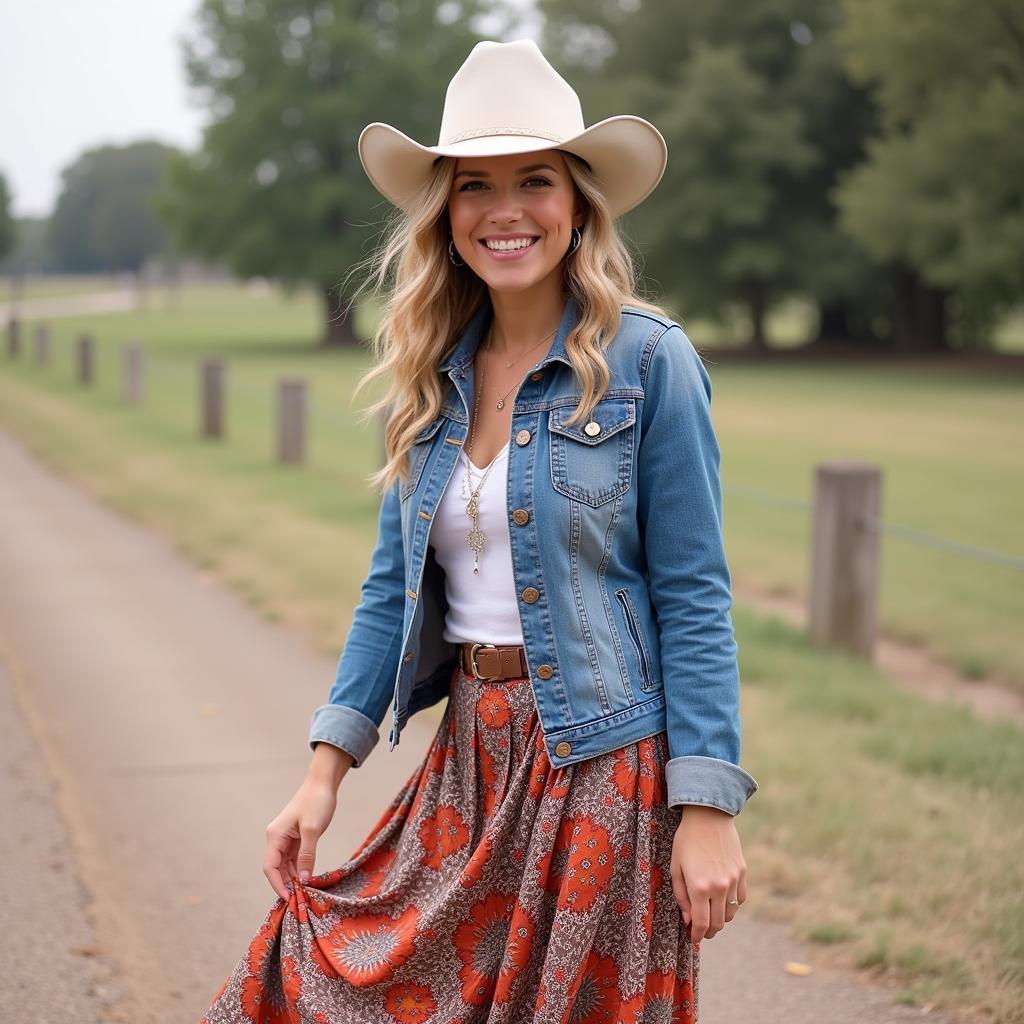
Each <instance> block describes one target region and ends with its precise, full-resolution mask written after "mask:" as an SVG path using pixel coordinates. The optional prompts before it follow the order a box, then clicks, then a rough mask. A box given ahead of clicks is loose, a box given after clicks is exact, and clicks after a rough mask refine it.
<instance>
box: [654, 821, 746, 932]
mask: <svg viewBox="0 0 1024 1024" xmlns="http://www.w3.org/2000/svg"><path fill="white" fill-rule="evenodd" d="M672 891H673V892H674V893H675V897H676V902H677V903H678V904H679V906H680V907H682V908H683V921H684V922H685V923H686V924H688V925H690V942H691V943H693V944H694V945H696V944H697V943H699V942H700V941H701V939H704V938H708V939H711V938H714V936H716V935H717V934H718V933H719V932H720V931H721V930H722V929H723V928H724V927H725V925H726V922H728V921H731V920H732V919H733V918H734V917H735V916H736V911H737V910H739V908H740V907H741V906H742V905H743V902H744V900H746V898H747V864H746V861H744V859H743V851H742V849H741V848H740V837H739V834H738V833H737V831H736V824H735V822H734V821H733V817H732V815H731V814H729V813H728V812H727V811H720V810H718V808H717V807H705V806H703V805H701V804H684V805H683V819H682V821H681V822H680V823H679V827H678V828H677V829H676V834H675V838H674V839H673V840H672ZM729 900H736V903H734V904H730V903H729Z"/></svg>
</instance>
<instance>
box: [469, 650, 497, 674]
mask: <svg viewBox="0 0 1024 1024" xmlns="http://www.w3.org/2000/svg"><path fill="white" fill-rule="evenodd" d="M497 646H498V645H497V644H473V646H472V647H471V648H470V650H469V665H470V668H472V669H473V677H474V678H475V679H479V680H481V682H485V683H486V682H489V681H490V680H492V679H500V678H501V676H482V675H480V670H479V669H478V668H477V667H476V652H477V651H478V650H479V649H480V648H481V647H497Z"/></svg>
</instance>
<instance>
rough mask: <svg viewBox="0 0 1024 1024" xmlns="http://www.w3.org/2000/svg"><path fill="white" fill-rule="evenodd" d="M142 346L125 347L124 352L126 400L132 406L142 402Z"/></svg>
mask: <svg viewBox="0 0 1024 1024" xmlns="http://www.w3.org/2000/svg"><path fill="white" fill-rule="evenodd" d="M142 360H143V356H142V346H141V345H139V344H138V343H135V344H131V345H125V347H124V349H123V352H122V370H123V391H124V400H125V401H126V402H128V403H129V404H132V405H138V404H139V403H140V402H141V401H142V365H143V363H142Z"/></svg>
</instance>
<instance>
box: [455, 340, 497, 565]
mask: <svg viewBox="0 0 1024 1024" xmlns="http://www.w3.org/2000/svg"><path fill="white" fill-rule="evenodd" d="M489 339H490V333H488V340H489ZM483 397H484V364H483V360H481V361H480V387H479V389H478V392H477V397H476V401H475V402H474V403H473V422H472V423H471V424H470V428H469V443H468V444H467V445H466V446H465V448H464V449H463V455H464V456H465V459H466V473H465V476H464V477H463V480H462V495H463V497H468V498H469V501H468V502H467V503H466V515H468V516H469V518H470V520H472V523H473V525H472V527H470V530H469V532H468V533H467V534H466V541H467V542H468V544H469V549H470V551H472V552H473V575H474V576H479V575H480V552H481V551H483V549H484V531H483V530H481V529H480V523H479V518H478V512H479V507H480V492H481V490H483V486H484V482H485V481H486V480H487V477H488V476H489V475H490V473H491V470H492V469H493V468H494V463H495V462H497V461H498V456H497V455H496V456H495V457H494V458H493V459H492V460H491V462H490V465H488V467H487V469H486V470H484V473H483V475H482V476H481V477H480V480H479V482H478V483H477V485H476V487H475V488H474V487H473V478H472V468H471V467H472V462H471V461H470V458H469V456H470V455H471V454H472V452H473V438H474V437H475V436H476V420H477V413H478V412H479V411H480V403H481V402H482V401H483ZM498 408H499V409H500V408H501V406H498ZM498 454H499V455H500V454H501V453H500V452H499V453H498ZM467 488H468V491H469V493H468V494H467V493H466V491H467Z"/></svg>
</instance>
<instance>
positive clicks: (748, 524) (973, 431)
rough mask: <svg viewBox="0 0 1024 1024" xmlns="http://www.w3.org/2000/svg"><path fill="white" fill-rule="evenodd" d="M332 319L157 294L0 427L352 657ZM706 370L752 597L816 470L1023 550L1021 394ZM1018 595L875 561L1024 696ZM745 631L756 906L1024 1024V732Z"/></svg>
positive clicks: (245, 302) (249, 302) (951, 649)
mask: <svg viewBox="0 0 1024 1024" xmlns="http://www.w3.org/2000/svg"><path fill="white" fill-rule="evenodd" d="M319 316H320V308H319V305H318V304H317V303H316V301H315V299H313V298H312V297H310V296H308V295H302V294H300V295H296V296H295V297H294V298H292V299H283V298H281V297H280V296H278V295H277V294H276V293H274V292H271V293H268V294H260V293H247V292H246V291H245V290H244V289H241V288H229V287H224V288H206V289H200V290H187V291H185V292H183V293H182V295H181V296H180V298H179V302H178V305H177V306H176V307H175V308H163V303H162V301H161V300H160V299H159V298H158V297H154V298H153V300H152V301H150V303H149V308H148V309H147V310H146V311H145V312H141V313H132V314H123V315H119V316H105V317H93V318H84V317H83V318H80V319H74V320H55V321H53V323H52V329H53V332H54V349H55V351H54V362H53V365H52V366H50V367H49V368H46V369H43V368H39V367H36V366H34V365H32V363H31V360H30V348H31V337H30V334H31V324H29V325H27V329H26V331H25V339H24V351H23V355H22V358H21V359H20V360H17V361H10V360H7V359H6V358H3V359H2V361H0V424H2V425H3V426H4V427H5V428H7V429H9V430H11V431H12V432H14V433H15V434H17V435H18V436H20V437H21V438H23V439H24V440H25V441H26V442H27V443H28V445H29V446H30V447H31V448H32V449H33V450H34V451H36V452H37V453H38V454H39V455H40V456H41V457H42V458H43V459H44V460H45V461H47V462H49V463H51V464H53V465H54V466H56V467H58V468H59V469H60V470H61V471H62V472H64V473H66V474H67V475H68V476H70V477H72V478H74V479H76V480H78V481H80V482H81V483H83V484H84V485H85V486H87V487H88V488H89V489H91V490H92V491H94V492H95V493H97V494H99V495H101V496H102V497H104V498H106V499H107V500H108V501H110V503H111V504H113V505H115V506H116V507H119V508H121V509H124V510H126V511H127V512H129V513H130V514H131V515H133V516H134V517H136V518H138V519H139V520H141V521H143V522H145V523H148V524H150V525H152V526H154V527H156V528H158V529H161V530H163V531H164V532H166V533H167V534H169V535H170V536H171V537H172V538H173V539H174V540H175V542H176V543H177V544H178V545H179V546H180V548H181V549H182V550H183V551H184V552H185V553H186V554H187V555H188V556H189V557H190V558H192V559H193V560H194V561H196V562H197V563H198V564H200V565H202V566H204V567H206V568H207V569H209V570H210V571H211V572H213V573H215V574H217V575H218V576H220V577H222V578H223V579H225V580H226V581H228V582H229V583H230V584H231V585H232V586H234V587H235V588H237V589H238V590H239V591H240V592H242V593H243V594H244V595H245V596H246V597H247V599H248V600H249V601H250V602H251V603H252V604H253V605H254V606H255V607H257V608H258V609H260V610H261V611H262V612H263V614H265V615H266V616H268V617H269V618H273V619H276V620H278V621H283V622H285V623H287V624H289V625H291V626H293V627H295V628H297V629H299V630H301V631H302V632H303V633H304V634H305V635H306V636H308V637H310V638H311V640H312V641H313V642H314V643H315V644H316V645H317V646H318V647H319V649H321V650H322V651H323V652H324V653H325V654H328V655H331V656H336V655H337V652H338V650H339V649H340V645H341V643H342V641H343V639H344V633H345V629H346V628H347V623H348V621H349V617H350V614H351V611H352V608H353V607H354V605H355V603H356V601H357V600H358V593H359V584H360V583H361V581H362V577H363V575H364V574H365V571H366V565H367V560H368V558H369V553H370V550H371V547H372V544H373V541H374V536H373V529H374V524H375V516H376V508H377V498H376V497H375V496H374V495H373V494H372V493H371V492H370V491H369V489H368V488H367V486H366V483H365V480H366V476H367V475H368V474H369V473H370V472H371V471H372V470H373V469H374V468H375V466H376V464H377V443H378V437H377V434H376V432H375V430H374V427H373V425H372V424H360V422H359V419H358V412H359V410H358V409H357V408H356V407H354V406H353V405H352V403H351V400H350V393H351V387H352V384H353V382H354V380H355V379H356V377H357V375H358V373H359V372H360V370H361V369H362V368H363V367H364V366H365V365H366V356H365V354H364V353H362V352H350V353H340V352H325V351H322V350H320V349H319V348H318V347H317V346H316V345H315V344H313V343H312V342H311V341H310V340H309V339H311V338H313V337H315V336H317V335H318V334H319V330H320V324H319ZM367 326H368V325H367V324H366V323H365V321H364V322H362V323H361V327H362V329H363V330H364V331H365V329H366V327H367ZM687 328H688V331H689V333H690V334H691V337H693V339H694V340H695V342H696V343H697V344H698V345H701V344H702V343H706V336H705V335H704V334H703V332H702V331H701V329H700V327H699V326H698V325H696V324H694V323H688V325H687ZM84 329H87V330H91V331H92V332H93V333H94V335H95V337H96V340H97V343H98V346H99V352H98V365H97V382H96V384H95V386H93V387H91V388H83V387H81V386H79V385H77V384H75V383H74V380H73V374H72V342H73V338H74V336H75V335H76V334H77V333H78V332H79V331H81V330H84ZM136 339H137V340H139V341H141V342H142V343H143V344H144V345H145V347H146V350H147V359H148V367H147V381H146V385H147V394H146V399H145V402H144V404H143V407H142V408H131V407H128V406H126V405H125V404H124V403H123V402H122V400H121V397H120V392H119V367H118V359H119V353H120V347H121V345H122V344H124V343H125V342H126V341H129V340H136ZM210 354H222V355H224V356H225V357H226V358H227V362H228V399H227V417H228V438H227V439H226V440H225V441H224V442H220V443H218V442H210V441H203V440H201V439H200V438H199V436H198V408H197V380H198V364H199V361H200V359H201V357H203V356H205V355H210ZM708 355H709V356H710V358H711V359H712V360H713V358H714V356H713V354H711V353H708ZM710 368H711V374H712V379H713V382H714V388H715V399H714V410H715V421H716V426H717V429H718V432H719V437H720V440H721V443H722V451H723V482H724V485H725V488H726V499H725V500H726V506H725V508H726V511H725V518H726V531H727V536H726V541H727V548H728V551H729V557H730V563H731V565H732V567H733V572H734V576H735V578H736V580H737V584H738V587H737V589H738V591H742V586H743V584H744V582H750V583H752V584H757V585H758V586H764V587H767V588H773V589H778V590H785V591H788V592H791V593H794V594H801V593H802V591H803V588H804V586H805V581H806V578H807V549H808V543H809V540H808V528H809V517H808V514H807V512H806V510H805V509H803V508H802V507H800V504H799V503H800V502H801V501H807V500H808V499H809V498H810V494H811V479H812V476H811V474H812V468H813V466H814V464H815V463H816V462H818V461H820V460H822V459H827V458H834V457H842V458H847V457H856V458H863V459H868V460H870V461H873V462H877V463H879V464H880V465H881V466H882V467H883V469H884V472H885V482H884V516H885V518H886V519H887V520H892V521H894V522H896V523H899V524H902V525H906V526H908V527H913V528H915V529H917V530H921V531H925V532H926V533H928V534H934V535H938V536H941V537H945V538H949V539H951V540H955V541H959V542H962V543H965V544H972V545H976V546H980V547H983V548H987V549H993V550H996V551H1002V552H1006V553H1011V554H1015V555H1018V556H1020V555H1024V516H1022V515H1021V509H1022V505H1024V502H1022V498H1024V474H1022V473H1021V469H1022V462H1024V456H1022V444H1021V442H1022V441H1024V386H1022V385H1024V379H1022V378H1021V377H1019V376H1018V377H1008V376H1006V375H1005V374H1004V375H998V374H995V373H993V372H991V371H988V372H981V371H972V372H970V373H968V372H966V371H964V372H963V373H960V374H957V373H952V372H950V371H948V370H938V369H925V368H914V367H911V366H908V365H903V366H901V367H898V368H897V367H888V366H885V365H875V366H867V365H863V366H861V367H858V368H851V367H849V366H846V367H838V366H831V367H829V366H820V367H819V366H804V367H799V366H795V365H792V364H790V365H778V366H772V365H766V366H756V367H755V366H753V365H750V364H745V365H740V364H735V363H729V362H726V361H723V362H722V364H721V365H715V364H714V362H712V363H711V365H710ZM285 374H297V375H301V376H305V377H306V378H307V379H308V380H309V382H310V388H311V399H312V402H313V409H312V416H311V422H310V429H311V439H310V463H309V465H307V466H305V467H302V468H297V467H287V468H286V467H279V466H277V465H275V464H274V462H273V461H272V457H271V456H272V451H273V416H274V404H273V400H272V387H273V382H274V381H275V380H276V379H277V378H278V377H279V376H282V375H285ZM361 402H362V399H361ZM790 503H795V505H794V504H790ZM1021 584H1022V575H1021V573H1020V572H1019V571H1017V570H1014V569H1011V568H1005V567H1001V566H998V565H994V564H991V563H988V562H984V561H980V560H977V559H971V558H966V557H963V556H961V555H956V554H953V553H951V552H949V551H946V550H941V549H937V548H935V547H933V546H928V545H923V544H915V543H912V542H910V541H908V540H905V539H903V538H901V537H886V538H885V539H884V542H883V586H882V601H881V615H882V620H883V625H884V628H885V629H886V631H888V632H889V633H891V634H897V635H900V636H904V637H912V638H914V639H915V640H918V641H920V642H921V643H924V644H927V645H928V646H929V647H931V648H933V649H935V650H936V651H938V652H940V653H941V654H943V655H944V656H945V657H947V658H949V659H950V661H951V662H953V663H954V664H955V665H956V666H958V667H959V668H960V669H961V671H963V672H964V673H965V674H966V675H968V676H971V677H975V676H980V675H984V674H986V673H996V674H998V675H1001V676H1002V677H1004V678H1005V679H1007V680H1009V681H1011V682H1012V683H1013V684H1015V685H1017V686H1020V687H1021V688H1024V650H1022V649H1021V646H1022V645H1021V644H1020V643H1019V641H1018V639H1017V634H1018V632H1019V623H1020V621H1021V618H1022V612H1024V597H1022V595H1024V587H1022V585H1021ZM735 621H736V627H737V635H738V638H739V643H740V652H741V675H742V678H743V680H744V694H743V716H744V757H743V763H744V766H745V767H746V768H747V769H748V770H749V771H751V772H752V774H754V775H755V777H757V778H758V780H759V782H760V783H761V792H759V793H758V794H757V795H756V796H755V797H754V799H753V800H752V801H751V802H750V804H749V805H748V807H747V809H746V810H745V811H744V812H743V815H742V816H741V818H740V819H739V822H740V825H741V831H742V834H743V838H744V848H745V852H746V855H747V860H748V862H749V864H750V865H751V874H750V885H751V900H750V902H749V904H748V908H749V910H750V911H751V912H752V913H754V914H765V915H770V916H773V917H776V918H779V919H782V920H789V921H792V922H794V923H795V924H796V926H797V927H798V929H799V932H800V934H802V935H804V936H806V937H808V938H810V939H812V940H814V941H816V942H817V943H819V944H820V948H821V950H822V956H823V957H825V958H827V959H829V960H831V961H834V962H835V963H837V964H843V965H846V966H849V967H859V968H861V969H863V970H864V971H866V972H869V973H871V974H873V975H877V976H880V977H886V978H887V979H889V980H892V981H895V982H897V983H898V984H899V985H900V986H901V999H904V1000H905V1001H908V1002H920V1003H928V1002H932V1003H934V1005H935V1006H936V1008H938V1007H941V1006H948V1007H957V1008H974V1009H975V1010H977V1011H978V1013H979V1016H978V1019H979V1020H980V1019H986V1020H998V1021H1005V1022H1013V1024H1021V1022H1024V1010H1022V1009H1021V1007H1024V884H1022V883H1024V868H1022V864H1021V858H1020V856H1019V851H1020V849H1022V848H1024V735H1022V733H1021V731H1020V730H1019V729H1016V728H1014V727H1011V726H1007V725H1001V724H994V723H984V722H979V721H977V720H976V719H974V718H973V717H971V716H970V715H969V714H968V713H967V712H964V711H959V710H953V709H950V708H948V707H937V706H934V705H931V704H927V703H924V702H922V701H921V700H919V699H918V698H915V697H912V696H909V695H907V694H905V693H903V692H901V691H898V690H896V689H894V688H893V686H892V685H891V684H890V683H889V682H888V681H887V680H886V679H884V678H883V677H882V676H880V675H879V674H878V673H876V672H875V671H873V670H872V669H871V668H870V667H867V666H865V665H863V664H860V663H857V662H853V661H851V660H849V659H847V658H845V657H842V656H841V655H828V654H824V653H822V652H818V651H815V650H813V649H812V648H811V647H810V645H809V644H808V643H807V641H806V639H805V638H803V637H802V636H801V635H800V634H799V633H798V632H796V631H794V630H792V629H789V628H786V627H784V626H783V625H781V624H780V623H779V622H778V621H776V620H773V619H770V618H766V617H762V616H759V615H756V614H754V613H753V612H752V611H751V610H750V609H748V608H746V607H744V606H743V605H742V603H738V605H737V607H736V609H735Z"/></svg>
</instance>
